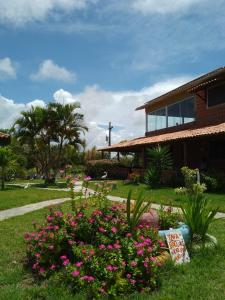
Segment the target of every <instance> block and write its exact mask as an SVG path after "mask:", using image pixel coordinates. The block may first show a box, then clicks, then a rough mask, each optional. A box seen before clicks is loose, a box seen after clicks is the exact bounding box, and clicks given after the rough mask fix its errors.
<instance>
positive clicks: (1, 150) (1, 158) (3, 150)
mask: <svg viewBox="0 0 225 300" xmlns="http://www.w3.org/2000/svg"><path fill="white" fill-rule="evenodd" d="M15 165H16V161H15V160H14V157H13V154H12V152H11V150H10V149H9V148H8V147H0V174H1V178H2V183H1V189H2V190H3V189H4V188H5V177H6V173H7V171H9V170H10V169H12V168H13V167H14V166H15Z"/></svg>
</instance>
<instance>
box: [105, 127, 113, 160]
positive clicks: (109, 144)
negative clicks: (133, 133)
mask: <svg viewBox="0 0 225 300" xmlns="http://www.w3.org/2000/svg"><path fill="white" fill-rule="evenodd" d="M112 129H113V126H112V123H111V122H109V127H108V130H109V135H108V136H106V141H107V142H108V146H109V147H110V146H111V131H112ZM109 158H111V152H109Z"/></svg>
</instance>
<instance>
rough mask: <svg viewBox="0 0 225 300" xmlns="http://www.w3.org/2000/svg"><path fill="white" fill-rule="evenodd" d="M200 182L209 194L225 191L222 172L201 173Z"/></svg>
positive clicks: (224, 178) (224, 176) (224, 175)
mask: <svg viewBox="0 0 225 300" xmlns="http://www.w3.org/2000/svg"><path fill="white" fill-rule="evenodd" d="M201 182H203V183H205V185H206V186H207V190H208V191H209V192H224V191H225V174H224V173H222V172H216V171H210V172H207V173H201Z"/></svg>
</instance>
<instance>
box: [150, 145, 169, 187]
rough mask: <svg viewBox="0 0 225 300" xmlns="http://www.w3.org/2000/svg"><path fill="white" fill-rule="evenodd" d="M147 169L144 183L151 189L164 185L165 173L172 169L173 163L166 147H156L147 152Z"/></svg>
mask: <svg viewBox="0 0 225 300" xmlns="http://www.w3.org/2000/svg"><path fill="white" fill-rule="evenodd" d="M148 158H149V168H148V170H147V173H146V175H145V182H146V183H147V184H148V185H150V187H151V188H157V187H158V186H160V185H162V184H163V183H164V179H163V175H164V172H165V171H169V170H171V169H172V165H173V161H172V156H171V152H170V150H169V148H168V147H167V146H160V145H158V146H156V147H155V148H152V149H149V150H148Z"/></svg>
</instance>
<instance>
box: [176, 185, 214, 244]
mask: <svg viewBox="0 0 225 300" xmlns="http://www.w3.org/2000/svg"><path fill="white" fill-rule="evenodd" d="M203 191H204V190H203V189H202V187H201V185H200V184H195V185H194V186H193V188H192V193H187V195H186V197H187V199H186V201H184V203H183V204H182V205H181V209H182V212H183V217H184V222H185V224H187V225H188V226H189V228H190V232H191V240H192V241H194V240H199V241H201V242H203V243H205V241H206V239H207V232H208V229H209V226H210V224H211V223H212V222H214V221H215V220H216V219H215V218H214V217H215V215H216V213H217V212H218V210H219V209H218V208H214V209H212V208H211V205H210V201H209V200H208V199H207V198H206V197H205V195H204V194H203Z"/></svg>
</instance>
